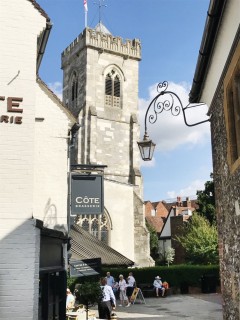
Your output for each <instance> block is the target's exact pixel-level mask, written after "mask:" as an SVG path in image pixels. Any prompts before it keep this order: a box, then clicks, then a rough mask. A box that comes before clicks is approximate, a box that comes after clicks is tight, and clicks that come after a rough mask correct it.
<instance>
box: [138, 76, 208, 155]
mask: <svg viewBox="0 0 240 320" xmlns="http://www.w3.org/2000/svg"><path fill="white" fill-rule="evenodd" d="M167 88H168V82H167V81H164V82H161V83H159V84H158V85H157V91H158V92H159V93H158V94H157V95H156V97H154V98H153V99H152V101H151V102H150V104H149V106H148V108H147V111H146V114H145V123H144V124H145V133H144V136H143V141H139V142H138V147H139V150H140V153H141V157H142V159H143V160H144V161H150V160H152V156H153V152H154V149H155V146H156V144H155V143H154V142H153V141H152V140H151V139H150V138H149V135H148V132H147V122H149V123H151V124H153V123H155V122H156V121H157V117H158V114H160V113H162V112H163V111H171V113H172V115H173V116H178V115H179V114H180V112H181V111H182V114H183V119H184V122H185V124H186V126H188V127H194V126H197V125H199V124H202V123H205V122H208V121H210V119H209V118H208V119H206V120H203V121H199V122H196V123H193V124H190V123H188V122H187V119H186V115H185V110H187V109H190V108H195V107H199V106H201V105H205V103H198V104H196V103H194V104H188V105H187V106H186V107H184V106H183V104H182V101H181V100H180V98H179V96H178V95H177V94H176V93H174V92H173V91H169V90H167ZM165 95H166V97H163V96H165ZM151 107H152V108H151ZM150 109H151V113H150V114H149V111H150Z"/></svg>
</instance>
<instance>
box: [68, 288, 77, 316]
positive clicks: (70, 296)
mask: <svg viewBox="0 0 240 320" xmlns="http://www.w3.org/2000/svg"><path fill="white" fill-rule="evenodd" d="M74 305H75V298H74V296H73V294H72V292H71V291H70V289H69V288H67V299H66V309H67V311H68V310H71V309H73V308H74Z"/></svg>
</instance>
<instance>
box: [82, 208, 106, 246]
mask: <svg viewBox="0 0 240 320" xmlns="http://www.w3.org/2000/svg"><path fill="white" fill-rule="evenodd" d="M77 224H78V225H80V226H81V227H82V228H83V229H84V230H86V231H88V232H89V233H91V234H92V235H94V236H95V237H96V238H97V239H99V240H101V241H103V242H104V243H106V244H109V230H110V222H109V218H108V216H107V214H106V213H104V214H101V215H96V214H92V215H79V216H78V221H77Z"/></svg>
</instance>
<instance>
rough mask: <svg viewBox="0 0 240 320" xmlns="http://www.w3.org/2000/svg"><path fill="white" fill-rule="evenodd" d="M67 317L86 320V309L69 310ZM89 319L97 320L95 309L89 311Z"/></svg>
mask: <svg viewBox="0 0 240 320" xmlns="http://www.w3.org/2000/svg"><path fill="white" fill-rule="evenodd" d="M66 316H67V317H71V318H70V319H76V320H86V310H83V311H67V312H66ZM88 320H97V319H96V317H95V311H91V310H89V311H88Z"/></svg>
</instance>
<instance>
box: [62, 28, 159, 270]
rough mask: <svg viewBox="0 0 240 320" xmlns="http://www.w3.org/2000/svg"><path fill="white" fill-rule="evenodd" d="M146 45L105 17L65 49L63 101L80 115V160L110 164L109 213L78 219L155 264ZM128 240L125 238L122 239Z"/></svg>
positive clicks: (134, 255)
mask: <svg viewBox="0 0 240 320" xmlns="http://www.w3.org/2000/svg"><path fill="white" fill-rule="evenodd" d="M140 60H141V44H140V41H139V40H138V39H134V40H127V41H126V42H124V41H123V40H122V39H121V38H120V37H115V36H113V35H112V34H111V33H110V32H109V31H108V30H107V29H106V28H105V26H104V25H103V24H102V23H101V22H100V23H99V24H98V25H97V27H96V28H95V29H90V28H86V29H85V30H84V31H83V33H81V34H80V35H79V36H78V37H77V38H76V39H75V40H74V41H73V42H72V43H71V44H70V45H69V46H68V47H67V48H66V49H65V50H64V52H63V53H62V69H63V74H64V76H63V102H64V104H65V105H66V106H67V107H68V108H69V110H70V111H71V112H72V113H73V114H74V115H75V116H78V119H79V124H80V129H79V134H78V140H77V148H76V150H77V152H76V154H75V159H74V160H75V163H78V164H91V165H106V166H107V167H106V169H105V170H104V198H105V213H104V217H100V218H99V217H95V216H93V217H91V218H89V217H87V216H83V217H80V218H79V221H78V223H79V224H80V225H82V227H84V228H86V229H89V231H90V232H91V233H95V234H96V235H97V236H98V237H99V239H100V240H102V241H105V242H107V243H108V244H109V245H110V246H111V247H113V248H114V249H115V250H117V251H119V252H120V253H122V254H124V255H125V256H127V257H128V258H130V259H131V260H133V261H134V262H135V263H136V264H137V265H141V266H148V265H152V264H153V261H152V259H151V257H150V255H149V251H150V250H149V234H148V232H147V230H146V227H145V218H144V212H143V201H142V177H141V173H140V155H139V150H138V147H137V140H139V134H140V129H139V123H138V70H139V61H140ZM123 239H124V241H123Z"/></svg>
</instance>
